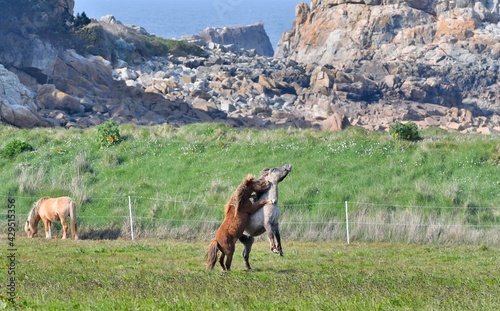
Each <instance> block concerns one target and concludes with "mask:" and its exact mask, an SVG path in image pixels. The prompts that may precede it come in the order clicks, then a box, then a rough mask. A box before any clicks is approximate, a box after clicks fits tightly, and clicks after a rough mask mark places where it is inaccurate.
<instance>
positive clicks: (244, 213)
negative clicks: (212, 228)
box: [207, 175, 270, 271]
mask: <svg viewBox="0 0 500 311" xmlns="http://www.w3.org/2000/svg"><path fill="white" fill-rule="evenodd" d="M269 187H270V183H269V182H267V181H265V180H261V179H255V178H254V177H253V176H252V175H248V176H247V177H246V178H245V179H244V180H243V181H242V182H241V184H240V185H239V186H238V188H237V189H236V191H235V192H234V193H233V195H232V196H231V198H230V199H229V201H228V202H227V203H226V206H225V209H224V214H225V216H224V220H223V222H222V224H221V226H220V227H219V229H218V230H217V232H216V233H215V239H214V240H213V241H212V242H211V243H210V246H209V247H208V253H207V269H213V268H214V266H215V262H216V261H217V255H218V254H217V253H218V251H220V252H221V255H220V258H219V263H220V265H221V267H222V270H224V271H226V270H230V269H231V262H232V260H233V254H234V249H235V244H236V240H238V238H239V237H240V236H241V235H242V234H243V231H244V230H245V227H246V226H247V223H248V220H249V218H250V215H252V214H253V213H255V212H256V211H257V210H258V209H259V208H261V207H262V206H264V205H265V204H267V203H268V201H267V200H261V201H260V202H258V203H255V204H254V203H252V201H251V200H250V198H251V196H252V193H254V192H256V193H258V194H259V193H262V192H265V191H267V190H268V189H269ZM225 257H227V259H226V263H225V264H224V258H225Z"/></svg>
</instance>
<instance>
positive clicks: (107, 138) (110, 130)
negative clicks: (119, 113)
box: [97, 119, 122, 147]
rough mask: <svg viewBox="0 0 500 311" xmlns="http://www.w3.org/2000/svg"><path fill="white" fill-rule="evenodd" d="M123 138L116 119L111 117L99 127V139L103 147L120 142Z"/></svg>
mask: <svg viewBox="0 0 500 311" xmlns="http://www.w3.org/2000/svg"><path fill="white" fill-rule="evenodd" d="M121 140H122V138H121V136H120V130H119V129H118V124H116V122H115V120H113V119H110V120H108V121H106V122H104V123H103V124H101V125H99V126H98V127H97V141H98V142H99V144H100V145H101V147H108V146H111V145H114V144H118V143H119V142H120V141H121Z"/></svg>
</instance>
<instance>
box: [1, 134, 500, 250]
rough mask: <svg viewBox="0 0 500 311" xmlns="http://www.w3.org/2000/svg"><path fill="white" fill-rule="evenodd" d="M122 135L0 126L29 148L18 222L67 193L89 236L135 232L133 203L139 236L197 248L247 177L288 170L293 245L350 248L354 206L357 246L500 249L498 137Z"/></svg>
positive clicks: (7, 161)
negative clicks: (112, 138)
mask: <svg viewBox="0 0 500 311" xmlns="http://www.w3.org/2000/svg"><path fill="white" fill-rule="evenodd" d="M119 131H120V134H121V137H122V140H121V142H120V143H119V144H116V145H112V146H110V147H105V148H101V146H100V144H99V143H98V138H99V135H98V130H97V129H96V128H92V129H87V130H81V129H70V130H65V129H56V128H48V129H40V128H38V129H31V130H26V129H16V128H12V127H9V126H0V151H2V152H3V151H4V150H5V149H7V146H8V145H9V143H10V142H12V141H13V140H20V141H23V142H25V143H28V144H29V145H31V146H32V147H33V150H32V151H28V152H23V153H20V154H18V155H17V156H14V157H6V156H1V157H0V171H1V174H0V196H3V197H4V198H5V200H6V199H7V198H8V197H9V196H10V197H13V198H15V200H16V213H17V215H18V218H19V219H21V218H23V217H25V215H26V214H27V213H28V211H29V210H30V208H31V206H32V204H33V203H34V202H35V201H36V200H37V199H38V198H40V197H43V196H53V197H54V196H62V195H69V196H71V197H73V198H74V199H75V200H76V202H77V205H78V217H79V223H80V228H81V236H82V237H84V238H87V239H94V238H108V239H113V238H118V237H122V238H123V237H127V236H129V233H130V226H129V224H128V219H127V217H128V197H129V196H131V204H132V206H133V215H134V217H135V219H136V226H135V227H134V231H135V233H136V236H139V237H147V238H151V237H153V238H164V239H187V240H198V241H200V240H207V239H209V238H210V236H211V235H213V232H214V230H215V229H216V228H217V226H218V224H219V223H220V221H221V220H222V218H223V205H224V203H225V202H226V201H227V199H228V198H229V196H230V195H231V193H232V191H234V189H235V188H236V187H237V185H238V184H239V183H240V182H241V180H242V179H243V178H244V177H245V176H246V175H247V174H248V173H252V174H255V175H258V174H259V172H260V171H261V170H262V169H263V168H265V167H273V166H279V165H282V164H284V163H291V164H292V165H293V171H292V172H291V173H290V174H289V176H288V177H287V178H286V179H285V180H284V181H283V182H282V183H281V185H280V190H279V191H280V206H281V209H282V223H283V230H284V233H285V234H286V236H287V237H289V239H290V240H306V241H339V239H342V240H343V239H344V238H345V227H343V225H342V224H343V223H344V222H345V203H344V202H345V201H348V202H349V210H350V213H351V215H350V219H352V221H353V225H352V238H353V240H355V241H391V242H411V243H413V242H416V243H429V242H443V243H450V242H451V243H473V244H477V245H479V244H486V245H491V244H496V243H500V234H499V229H498V228H499V223H500V203H499V202H500V191H499V189H500V165H499V164H500V136H499V135H464V134H458V133H447V132H445V131H441V130H439V129H431V130H426V131H422V132H421V133H420V134H421V135H420V136H421V137H422V139H421V140H419V141H416V142H408V141H401V140H396V139H394V138H393V137H391V135H389V134H388V133H371V132H367V131H364V130H362V129H355V128H352V129H348V130H346V131H342V132H320V131H315V130H294V129H281V130H272V131H256V130H252V129H243V130H237V129H233V128H229V127H227V126H225V125H222V124H194V125H190V126H184V127H181V128H173V127H171V126H168V125H162V126H154V127H136V126H133V125H121V126H120V127H119ZM2 219H4V218H3V217H2ZM2 226H3V225H2ZM58 228H59V227H58V226H56V228H55V229H56V232H57V229H58Z"/></svg>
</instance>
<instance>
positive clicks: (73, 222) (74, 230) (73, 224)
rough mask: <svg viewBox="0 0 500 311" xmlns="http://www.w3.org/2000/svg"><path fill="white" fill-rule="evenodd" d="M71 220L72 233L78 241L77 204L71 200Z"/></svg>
mask: <svg viewBox="0 0 500 311" xmlns="http://www.w3.org/2000/svg"><path fill="white" fill-rule="evenodd" d="M69 218H70V222H71V233H72V234H73V238H74V239H75V240H78V232H77V224H76V204H75V201H73V200H71V199H70V202H69Z"/></svg>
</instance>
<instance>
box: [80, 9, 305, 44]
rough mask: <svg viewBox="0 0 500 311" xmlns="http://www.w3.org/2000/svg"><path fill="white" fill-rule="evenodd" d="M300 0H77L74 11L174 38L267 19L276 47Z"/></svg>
mask: <svg viewBox="0 0 500 311" xmlns="http://www.w3.org/2000/svg"><path fill="white" fill-rule="evenodd" d="M300 2H303V1H300V0H181V1H179V0H76V1H75V9H74V13H75V15H76V14H77V13H80V14H81V13H82V12H85V14H86V15H87V16H88V17H91V18H97V19H99V18H100V17H101V16H104V15H113V16H115V18H116V19H117V20H119V21H121V22H122V23H124V24H130V25H135V26H141V27H143V28H145V29H146V30H147V31H148V32H149V33H151V34H155V35H157V36H161V37H164V38H169V39H174V38H180V37H182V36H184V35H193V34H198V33H199V32H200V31H201V30H203V29H204V28H207V27H219V26H245V25H250V24H255V23H257V22H262V23H264V28H265V30H266V33H267V35H268V36H269V39H270V40H271V44H272V45H273V47H274V48H276V45H277V44H278V41H279V40H280V38H281V35H282V34H283V32H285V31H289V30H290V29H291V28H292V23H293V19H294V17H295V7H296V6H297V4H298V3H300Z"/></svg>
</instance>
